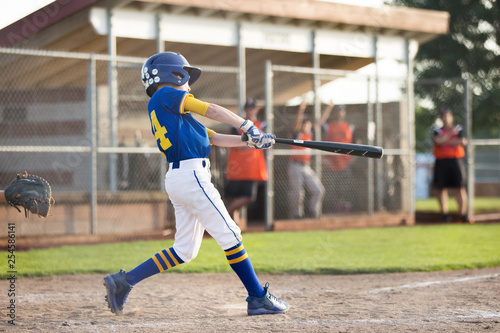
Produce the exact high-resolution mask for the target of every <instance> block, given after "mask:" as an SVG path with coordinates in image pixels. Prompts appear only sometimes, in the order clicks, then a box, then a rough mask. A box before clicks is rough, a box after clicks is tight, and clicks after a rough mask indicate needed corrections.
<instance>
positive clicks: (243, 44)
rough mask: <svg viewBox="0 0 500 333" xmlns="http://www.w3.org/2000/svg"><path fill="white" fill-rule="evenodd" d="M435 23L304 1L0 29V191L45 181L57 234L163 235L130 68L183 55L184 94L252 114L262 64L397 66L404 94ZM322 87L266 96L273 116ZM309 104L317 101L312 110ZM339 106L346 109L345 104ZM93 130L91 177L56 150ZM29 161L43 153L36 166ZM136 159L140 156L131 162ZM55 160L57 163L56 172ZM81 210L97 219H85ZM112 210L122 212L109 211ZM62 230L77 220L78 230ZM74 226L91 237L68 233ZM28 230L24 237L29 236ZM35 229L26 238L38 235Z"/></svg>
mask: <svg viewBox="0 0 500 333" xmlns="http://www.w3.org/2000/svg"><path fill="white" fill-rule="evenodd" d="M448 18H449V15H448V14H447V13H445V12H438V11H429V10H420V9H410V8H399V7H390V6H384V7H382V8H372V7H360V6H353V5H345V4H337V3H331V2H326V1H312V0H309V1H299V0H288V1H284V0H281V1H272V2H269V1H263V0H250V1H241V0H227V1H202V0H184V1H179V0H157V1H129V0H82V1H62V0H61V1H56V2H54V3H52V4H50V5H48V6H46V7H44V8H41V9H40V10H38V11H36V12H34V13H32V14H30V15H28V16H27V17H25V18H23V19H21V20H19V21H17V22H15V23H13V24H11V25H10V26H8V27H5V28H4V29H2V30H0V46H1V49H0V57H1V59H2V61H1V62H0V67H1V68H2V73H3V74H2V78H0V81H1V82H2V85H1V86H2V87H3V88H2V90H1V91H0V94H2V96H4V97H5V98H2V102H0V114H1V117H2V126H3V127H4V131H0V132H1V133H4V134H3V138H2V142H3V143H2V149H1V151H0V154H1V158H2V160H3V161H6V163H2V165H1V166H0V177H1V183H2V184H3V183H7V182H8V181H9V180H10V178H11V175H12V174H13V173H15V172H17V171H18V169H19V167H20V165H22V168H26V165H29V166H32V170H31V171H32V172H36V173H39V174H41V175H42V176H43V175H45V176H46V177H47V178H49V179H50V178H52V179H57V180H56V181H55V182H54V192H55V195H56V196H57V193H58V192H60V195H62V196H63V197H64V199H63V200H62V202H61V204H60V205H58V206H59V207H61V208H59V207H57V206H56V207H57V208H56V210H54V214H60V215H61V216H60V217H58V218H56V219H55V220H57V221H59V222H57V223H62V226H61V227H60V228H57V230H58V231H57V232H56V233H57V234H60V233H62V234H73V233H77V234H78V233H113V232H126V230H132V231H133V232H139V231H141V230H143V229H146V230H151V229H155V228H165V227H168V226H169V225H171V221H170V220H169V217H168V214H167V213H165V214H163V210H164V209H163V208H158V202H159V201H160V200H159V199H158V197H157V196H154V195H151V196H148V197H151V198H156V199H151V200H152V203H151V207H148V206H147V205H145V201H146V202H147V200H145V199H144V195H143V194H142V193H143V192H151V191H153V192H154V191H157V192H158V193H161V191H162V189H161V185H152V184H157V183H158V180H159V179H161V173H162V172H163V171H164V170H161V168H159V167H158V165H159V164H161V159H159V158H158V157H159V155H158V154H157V153H156V152H155V148H154V142H153V141H152V140H151V139H152V138H151V136H150V129H149V125H148V124H147V122H145V117H144V113H143V109H144V105H145V103H146V102H147V99H146V98H145V96H144V95H145V94H144V93H143V91H142V86H141V85H140V82H139V80H138V74H137V73H138V68H140V61H138V60H137V59H145V58H146V57H148V56H150V55H151V54H154V53H156V52H159V51H164V50H175V51H177V52H180V53H182V54H183V55H185V56H186V58H187V59H188V60H189V61H190V63H191V64H192V65H196V66H200V67H201V68H202V69H203V70H204V75H203V76H202V79H200V80H199V81H198V82H197V84H196V87H194V89H193V92H194V93H195V94H196V96H197V97H200V98H202V99H206V100H209V101H212V102H215V103H218V104H221V105H224V106H226V107H228V108H230V109H231V110H233V111H234V112H241V111H242V110H241V106H242V105H243V104H244V103H243V101H244V100H245V99H246V97H253V98H255V99H257V100H258V101H259V103H260V105H264V104H266V103H265V102H266V98H269V96H268V95H266V85H265V82H266V78H265V73H266V68H265V67H266V65H265V64H266V61H270V62H271V63H272V64H276V65H281V66H292V67H303V68H312V69H322V70H341V71H349V72H357V71H359V70H362V69H366V68H368V67H370V68H371V71H372V74H373V76H374V77H375V78H377V77H378V76H380V75H381V74H382V73H381V71H383V68H382V67H381V64H382V63H383V62H384V61H386V60H389V61H393V62H395V63H397V64H399V66H398V67H397V68H398V69H397V71H398V72H397V73H390V74H394V75H396V74H397V75H399V76H402V77H404V78H406V79H407V81H408V82H411V80H412V73H411V71H408V68H411V66H412V57H413V56H414V54H415V52H416V50H417V48H418V45H419V44H420V43H425V42H426V41H428V40H430V39H432V38H435V37H436V36H438V35H440V34H445V33H447V31H448ZM30 50H37V51H36V52H35V51H30ZM65 52H68V53H65ZM92 55H104V56H106V57H95V56H94V57H93V56H92ZM92 59H94V60H95V61H96V64H95V66H96V68H95V71H96V76H95V78H94V77H91V76H90V75H89V62H92ZM384 74H387V73H384ZM92 80H94V81H95V82H93V81H92ZM332 80H333V81H334V80H335V77H331V75H327V78H323V79H321V78H319V79H318V80H316V81H315V78H314V77H313V76H311V77H307V78H304V80H303V82H301V84H284V85H283V86H282V90H281V91H280V93H279V96H278V95H275V96H274V97H273V98H274V100H273V103H274V106H276V107H287V106H290V105H291V104H293V100H294V98H296V97H300V96H304V95H306V94H308V93H310V92H311V91H316V89H319V88H320V87H322V86H324V85H326V84H328V83H330V82H331V81H332ZM92 82H93V84H94V85H93V86H92V87H91V84H92ZM288 82H292V81H288ZM89 87H91V88H89ZM92 89H93V90H94V91H92ZM402 89H410V90H411V85H403V86H402ZM380 94H381V92H380ZM89 96H93V97H92V98H91V97H89ZM266 96H267V97H266ZM409 97H410V98H407V99H405V100H400V101H388V102H398V103H399V105H401V107H400V108H398V109H397V110H396V114H398V112H407V111H408V110H411V109H412V105H411V95H409ZM322 102H324V100H323V101H322V100H320V99H319V98H316V99H315V100H314V103H315V108H319V107H320V106H321V103H322ZM92 103H95V106H92ZM383 103H384V101H382V100H377V97H373V100H372V104H373V108H380V110H382V109H383V108H384V107H383V106H382V105H383ZM349 104H350V105H351V108H356V105H357V104H358V103H357V102H356V101H352V102H351V103H349ZM388 105H389V104H388ZM92 107H94V108H95V109H96V110H97V111H96V112H97V124H96V128H93V125H92V122H91V119H90V118H89V116H88V112H89V111H88V110H89V109H90V108H92ZM404 110H406V111H404ZM381 112H382V111H381ZM404 121H407V122H408V121H409V122H411V121H412V119H411V117H409V118H408V117H406V116H405V117H400V119H398V121H397V124H398V126H402V124H403V123H404ZM21 123H22V124H23V125H22V126H21V125H20V124H21ZM210 125H212V124H208V126H210ZM215 129H216V130H220V131H224V130H227V129H226V128H218V127H216V128H215ZM92 131H94V132H97V134H96V136H95V137H96V140H97V142H95V144H96V145H97V147H98V148H100V149H101V150H100V153H98V156H97V158H96V160H97V162H98V163H99V166H98V167H97V168H95V171H92V169H91V168H89V165H90V164H91V160H92V158H91V156H87V155H88V150H85V149H82V150H81V152H80V153H79V152H78V151H77V152H76V153H75V151H71V149H69V150H66V151H65V150H64V149H59V148H61V147H62V146H64V147H66V148H67V147H71V146H75V147H80V148H81V147H83V146H91V145H92V144H93V143H92V142H91V141H92V140H91V133H92ZM8 133H10V134H8ZM397 136H400V137H405V138H406V139H405V140H406V142H405V143H404V144H405V145H406V146H404V147H403V148H405V149H406V148H410V147H412V141H411V137H412V133H411V130H410V129H409V127H408V128H400V130H399V131H398V133H397ZM381 140H383V139H381ZM384 140H385V139H384ZM393 141H394V140H392V138H387V142H384V141H380V144H381V145H385V144H386V143H387V144H391V145H392V144H393ZM41 147H45V148H41ZM58 147H59V148H58ZM66 148H65V149H66ZM105 148H106V149H105ZM58 149H59V150H58ZM396 149H400V148H399V146H398V147H396ZM42 151H46V153H44V154H43V156H42V154H41V152H42ZM47 151H48V153H47ZM392 153H393V154H394V155H391V156H399V155H398V152H397V151H393V152H392ZM64 154H66V155H65V156H63V155H64ZM75 154H76V156H75ZM136 155H141V156H142V157H143V158H131V157H132V156H134V157H137V156H136ZM213 158H214V161H213V162H214V163H213V171H214V182H216V184H218V185H219V186H221V184H222V182H223V178H224V163H223V158H224V152H217V153H216V154H214V157H213ZM55 160H56V161H59V162H58V163H57V168H54V161H55ZM133 161H134V162H133ZM137 161H139V162H137ZM150 166H152V167H153V169H154V170H157V171H158V172H157V173H156V174H155V172H154V171H153V172H151V173H150V174H149V175H148V178H147V179H146V180H143V181H141V182H140V183H142V184H145V183H147V186H145V187H144V188H143V187H141V185H140V184H137V182H136V183H135V185H132V183H133V182H132V181H131V177H133V179H134V180H136V178H137V177H134V176H133V175H137V174H139V173H143V171H144V170H145V169H149V168H150ZM404 168H406V169H407V170H405V172H406V174H408V173H410V174H411V172H412V170H411V166H410V165H407V166H404ZM93 172H95V173H96V174H93ZM54 173H55V174H56V175H54ZM124 175H126V176H124ZM408 179H411V178H408ZM406 182H407V183H406V185H405V186H406V191H409V193H410V192H411V189H410V187H411V184H410V181H409V180H406ZM160 183H161V181H160ZM92 191H94V192H99V193H94V194H92ZM122 192H128V193H127V195H123V193H122ZM82 193H84V195H82ZM85 193H87V194H85ZM130 193H136V194H137V195H136V196H134V195H131V194H130ZM408 195H411V193H410V194H408ZM139 197H140V198H141V199H138V198H139ZM100 198H105V199H100ZM160 198H161V199H164V198H163V197H161V196H160ZM64 202H67V204H65V203H64ZM408 202H410V201H408ZM76 203H78V205H81V206H78V209H77V210H78V211H79V213H78V214H79V215H78V216H79V217H78V218H75V216H76V215H74V214H76V213H75V207H76V206H74V205H76ZM93 204H94V205H95V204H97V207H94V208H93V209H90V208H88V206H89V205H90V206H92V205H93ZM111 204H112V205H111ZM71 205H73V206H71ZM106 205H111V206H106ZM116 205H118V206H119V205H127V206H130V207H128V208H127V209H119V208H117V207H118V206H116ZM135 205H137V206H135ZM101 206H102V207H103V208H105V207H107V208H110V207H111V210H112V212H114V213H111V212H109V211H108V212H107V213H106V217H105V219H102V220H101V221H99V216H103V214H101V215H100V214H99V213H98V211H99V210H100V209H99V208H98V207H101ZM63 207H64V208H63ZM70 207H73V208H70ZM134 207H136V208H137V209H135V210H134ZM138 207H140V208H138ZM1 208H2V209H4V208H5V209H7V207H1ZM87 209H90V211H91V213H90V217H89V216H87V214H88V212H87ZM108 210H109V209H108ZM159 210H160V211H162V214H160V215H159V214H158V211H159ZM167 210H168V209H167ZM384 210H385V209H384V208H383V207H381V208H380V211H384ZM401 210H403V211H404V214H402V215H400V214H399V213H398V215H397V217H396V219H395V220H394V223H400V222H401V221H402V220H405V221H411V219H412V207H411V204H409V205H406V206H401ZM127 211H135V212H136V213H137V214H138V216H143V217H144V218H145V219H148V221H149V220H151V221H153V220H154V222H151V223H144V227H143V228H142V227H141V226H138V225H137V223H134V222H133V221H134V220H133V219H130V221H129V220H128V219H127V218H126V216H123V215H120V214H125V215H129V216H130V215H131V214H130V213H128V214H127V213H126V212H127ZM108 215H112V216H108ZM8 216H9V217H8V219H9V221H11V220H15V219H17V218H18V217H17V216H14V215H13V214H9V215H8ZM154 216H156V217H154ZM158 216H160V217H158ZM265 216H269V214H267V215H265ZM363 216H364V217H363V218H364V219H365V220H366V216H365V215H363ZM401 216H403V217H401ZM158 218H160V219H161V221H158ZM258 218H261V217H258ZM267 218H269V217H267ZM72 219H74V220H75V221H78V222H75V223H76V224H78V226H75V223H72V222H71V221H70V220H72ZM271 219H276V217H274V218H272V217H271ZM88 220H90V222H88ZM337 220H338V218H337ZM385 220H387V219H385ZM124 221H126V222H124ZM86 223H88V225H89V226H90V227H86V226H84V227H81V225H85V224H86ZM98 223H100V226H99V227H97V225H98ZM325 223H326V224H328V222H325ZM323 224H324V223H323ZM117 225H120V228H117ZM288 225H289V226H290V225H291V224H288ZM324 225H325V224H324ZM27 229H28V228H27ZM27 229H26V231H23V232H26V233H28V234H29V233H30V231H29V230H27ZM47 229H50V228H47ZM34 230H36V231H34V232H33V234H43V233H50V232H51V231H49V230H40V229H39V228H35V229H34ZM117 230H118V231H117Z"/></svg>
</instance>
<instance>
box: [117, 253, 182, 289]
mask: <svg viewBox="0 0 500 333" xmlns="http://www.w3.org/2000/svg"><path fill="white" fill-rule="evenodd" d="M183 263H184V261H182V259H181V258H179V256H178V255H177V253H175V251H174V249H173V248H172V247H171V248H169V249H165V250H163V251H161V252H158V253H157V254H155V255H154V256H152V257H151V258H150V259H148V260H146V261H145V262H143V263H142V264H140V265H139V266H137V267H136V268H134V269H133V270H131V271H130V272H128V273H126V274H125V279H126V280H127V282H128V283H129V284H130V285H131V286H134V285H136V284H137V283H138V282H140V281H142V280H144V279H145V278H147V277H150V276H152V275H155V274H158V273H161V272H163V271H164V270H166V269H169V268H172V267H175V266H177V265H180V264H183Z"/></svg>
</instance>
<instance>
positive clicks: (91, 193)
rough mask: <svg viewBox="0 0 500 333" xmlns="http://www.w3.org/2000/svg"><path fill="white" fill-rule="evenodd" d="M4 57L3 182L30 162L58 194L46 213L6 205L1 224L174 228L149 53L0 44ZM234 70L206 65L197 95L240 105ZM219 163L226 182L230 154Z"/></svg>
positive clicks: (45, 231)
mask: <svg viewBox="0 0 500 333" xmlns="http://www.w3.org/2000/svg"><path fill="white" fill-rule="evenodd" d="M0 59H1V62H0V63H1V64H2V76H1V78H0V81H1V87H3V88H2V89H1V91H0V94H1V95H2V98H1V102H0V119H2V122H1V124H0V126H1V130H0V136H1V139H0V140H1V145H0V161H2V162H1V163H0V184H3V185H2V187H5V186H7V184H9V183H10V181H12V180H13V179H14V178H15V175H16V173H18V172H23V171H25V170H26V171H28V172H30V173H34V174H38V175H40V176H42V177H44V178H46V179H47V180H49V182H50V183H51V185H52V190H53V196H54V197H55V198H56V201H57V202H56V205H55V207H54V209H52V210H51V214H50V216H49V218H47V219H45V220H43V221H39V220H38V219H37V218H30V219H25V217H24V214H19V213H18V212H17V210H15V209H13V208H11V207H9V206H7V205H1V206H0V210H1V211H2V212H1V213H0V214H1V215H2V216H3V218H2V219H1V222H2V224H5V225H6V224H7V223H9V222H22V223H19V224H18V227H17V229H16V230H17V231H18V233H19V235H21V236H39V235H67V234H133V233H137V232H147V231H151V230H161V229H168V228H174V223H175V222H174V217H173V209H172V207H171V206H170V203H169V201H168V196H167V194H166V193H165V191H164V181H163V179H164V175H165V172H166V168H167V166H166V163H165V160H164V158H163V156H162V155H161V154H160V153H159V151H158V149H157V147H156V142H155V141H154V137H153V136H152V135H151V128H150V124H149V118H148V116H147V103H148V100H149V98H148V97H147V95H146V94H145V92H144V88H143V86H142V83H141V82H140V75H139V73H140V69H141V66H142V64H143V62H144V60H145V59H142V58H133V57H109V56H106V55H95V54H83V53H68V52H52V51H36V50H18V49H1V50H0ZM237 74H238V70H237V69H236V68H224V67H222V68H221V67H209V66H208V67H205V66H204V67H203V75H202V76H201V77H200V79H199V80H198V82H197V84H196V86H195V87H193V93H194V94H196V96H197V97H198V98H200V99H202V100H203V99H205V100H210V101H211V102H215V103H219V104H221V105H224V106H226V107H228V108H233V109H234V108H235V107H236V108H237V96H238V94H237V93H238V92H237V87H238V84H237V78H238V75H237ZM202 121H204V122H205V124H206V125H207V126H208V127H211V128H213V129H214V130H218V131H219V130H224V129H220V128H218V127H217V126H219V125H218V124H211V123H206V121H205V120H202ZM220 155H223V152H222V153H221V152H216V153H214V154H212V157H214V156H215V158H219V156H220ZM212 157H211V158H212ZM213 164H214V165H215V167H214V168H212V171H213V172H214V180H215V182H216V183H217V184H218V186H219V187H220V188H222V186H223V181H224V165H223V162H222V161H221V162H220V163H218V162H217V161H214V163H213ZM2 230H7V228H6V227H5V228H2ZM2 233H4V231H2Z"/></svg>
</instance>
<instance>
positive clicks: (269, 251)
mask: <svg viewBox="0 0 500 333" xmlns="http://www.w3.org/2000/svg"><path fill="white" fill-rule="evenodd" d="M499 238H500V224H489V225H438V226H426V227H394V228H368V229H350V230H337V231H322V230H319V231H307V232H268V233H247V234H244V245H245V249H246V250H247V252H248V253H249V256H250V258H251V260H252V263H253V264H254V266H255V269H256V271H257V272H258V273H271V274H284V273H299V274H351V273H381V272H409V271H431V270H449V269H460V268H474V267H492V266H499V265H500V258H499V257H498V253H500V242H498V239H499ZM170 246H172V240H165V241H148V242H131V243H116V244H102V245H86V246H64V247H59V248H50V249H37V250H30V251H22V252H21V251H18V252H17V253H16V269H17V272H18V276H51V275H61V274H87V273H89V274H90V273H99V274H103V275H104V274H109V273H112V272H116V271H118V270H119V269H120V268H123V269H125V270H130V269H132V268H134V267H135V266H137V265H139V264H140V263H142V262H143V261H145V260H147V259H148V258H150V257H151V256H152V255H154V254H155V253H157V252H159V251H161V250H162V249H164V248H168V247H170ZM4 256H5V257H7V256H6V254H5V253H4ZM6 262H7V261H6V260H5V261H4V262H3V263H2V265H3V266H2V271H1V274H2V277H3V278H5V277H6V272H7V271H8V270H7V269H6V265H7V264H6ZM231 271H232V270H231V268H230V266H229V265H228V263H227V260H226V258H225V256H224V253H223V251H222V250H221V249H220V247H219V246H218V245H217V243H216V242H215V241H214V240H213V239H211V238H210V239H205V240H204V241H203V243H202V247H201V250H200V253H199V255H198V257H197V258H196V259H195V260H193V261H192V262H190V263H189V264H183V265H180V266H178V267H175V268H173V269H171V270H168V271H167V272H166V274H171V273H207V272H231Z"/></svg>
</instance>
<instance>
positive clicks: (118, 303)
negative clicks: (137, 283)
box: [104, 269, 132, 315]
mask: <svg viewBox="0 0 500 333" xmlns="http://www.w3.org/2000/svg"><path fill="white" fill-rule="evenodd" d="M104 286H105V287H106V296H105V299H106V302H107V303H108V307H109V308H110V309H111V312H113V313H114V314H117V315H118V314H122V313H123V306H124V305H125V302H126V301H127V297H128V294H129V293H130V291H131V290H132V286H131V285H130V284H129V283H128V282H127V280H126V279H125V271H124V270H123V269H121V270H120V271H119V272H118V273H114V274H111V275H106V276H105V277H104Z"/></svg>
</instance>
